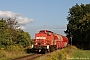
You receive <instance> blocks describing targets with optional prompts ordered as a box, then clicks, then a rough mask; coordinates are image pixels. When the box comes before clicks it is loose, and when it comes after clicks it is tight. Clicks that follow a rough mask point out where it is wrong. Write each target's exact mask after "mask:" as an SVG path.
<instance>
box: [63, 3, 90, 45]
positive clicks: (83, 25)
mask: <svg viewBox="0 0 90 60" xmlns="http://www.w3.org/2000/svg"><path fill="white" fill-rule="evenodd" d="M67 21H68V24H67V30H66V31H65V33H66V34H67V36H68V37H70V36H73V44H80V45H81V44H84V45H85V44H88V45H89V44H90V39H89V37H90V4H81V5H78V4H76V5H75V6H72V8H70V9H69V14H68V17H67Z"/></svg>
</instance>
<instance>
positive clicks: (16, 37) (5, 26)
mask: <svg viewBox="0 0 90 60" xmlns="http://www.w3.org/2000/svg"><path fill="white" fill-rule="evenodd" d="M10 22H13V23H11V24H10ZM17 26H18V27H19V25H17V21H16V20H15V19H14V20H13V19H11V18H9V19H8V20H3V19H1V20H0V48H5V47H7V46H11V45H22V46H23V47H26V46H29V45H30V44H31V37H30V34H29V33H28V32H24V31H23V30H21V29H17V28H16V27H17Z"/></svg>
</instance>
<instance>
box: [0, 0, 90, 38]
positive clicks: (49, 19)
mask: <svg viewBox="0 0 90 60" xmlns="http://www.w3.org/2000/svg"><path fill="white" fill-rule="evenodd" d="M76 3H78V4H81V3H83V4H88V3H90V0H0V17H4V18H7V17H16V18H17V20H18V21H19V23H20V24H21V27H22V29H24V31H27V32H29V33H30V35H31V37H32V38H34V35H35V33H37V32H38V31H39V30H42V29H48V30H51V31H53V32H56V33H59V34H62V35H65V34H64V32H63V31H64V30H66V25H67V20H66V18H67V16H68V11H69V8H71V7H72V6H74V5H75V4H76Z"/></svg>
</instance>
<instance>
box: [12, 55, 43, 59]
mask: <svg viewBox="0 0 90 60" xmlns="http://www.w3.org/2000/svg"><path fill="white" fill-rule="evenodd" d="M42 55H44V54H31V55H27V56H23V57H19V58H15V59H11V60H33V59H35V58H37V57H40V56H42Z"/></svg>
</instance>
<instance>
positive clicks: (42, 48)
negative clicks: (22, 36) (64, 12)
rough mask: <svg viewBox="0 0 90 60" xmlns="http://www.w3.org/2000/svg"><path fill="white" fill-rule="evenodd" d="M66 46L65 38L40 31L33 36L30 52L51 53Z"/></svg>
mask: <svg viewBox="0 0 90 60" xmlns="http://www.w3.org/2000/svg"><path fill="white" fill-rule="evenodd" d="M67 45H68V38H67V37H66V36H63V35H60V34H57V33H54V32H52V31H49V30H40V31H39V32H38V33H36V34H35V39H34V44H33V45H32V50H33V51H34V52H44V53H46V52H52V51H54V50H57V49H61V48H64V47H66V46H67Z"/></svg>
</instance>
